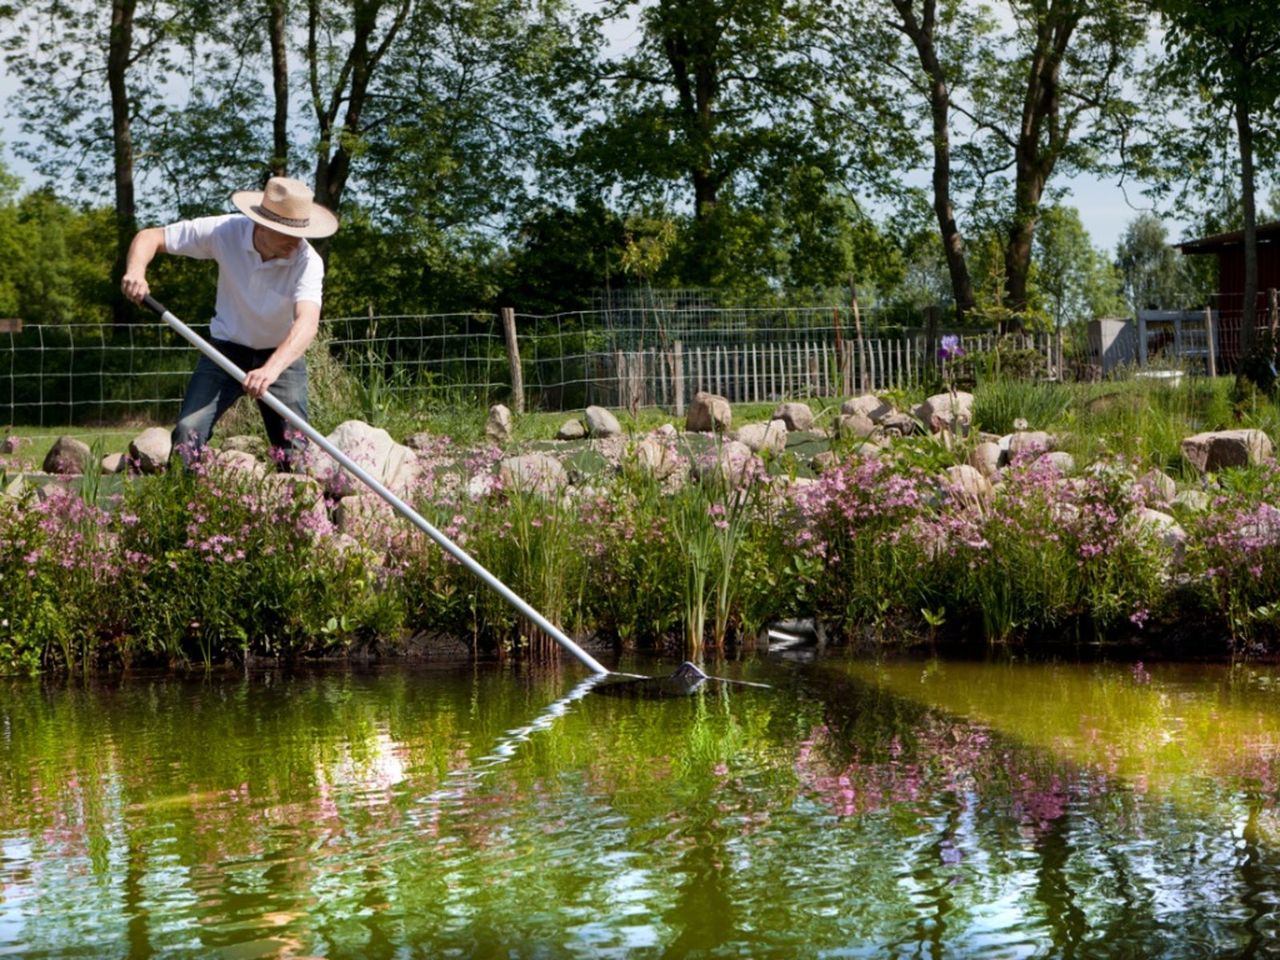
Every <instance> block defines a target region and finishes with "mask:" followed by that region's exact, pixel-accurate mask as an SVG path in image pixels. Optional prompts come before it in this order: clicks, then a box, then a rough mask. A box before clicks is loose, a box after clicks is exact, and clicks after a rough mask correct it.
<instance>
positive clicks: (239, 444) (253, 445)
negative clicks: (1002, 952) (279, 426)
mask: <svg viewBox="0 0 1280 960" xmlns="http://www.w3.org/2000/svg"><path fill="white" fill-rule="evenodd" d="M222 449H223V450H241V451H243V452H245V453H251V454H253V456H255V457H257V458H258V459H259V460H266V459H268V458H270V456H271V445H270V444H269V443H268V442H267V439H266V437H254V436H248V435H245V434H239V435H237V436H234V437H227V439H225V440H223V441H222Z"/></svg>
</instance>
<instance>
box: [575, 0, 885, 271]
mask: <svg viewBox="0 0 1280 960" xmlns="http://www.w3.org/2000/svg"><path fill="white" fill-rule="evenodd" d="M821 9H823V5H822V4H819V3H816V2H812V0H802V2H797V3H784V2H783V0H764V2H753V3H746V2H741V0H654V2H649V3H644V2H641V0H618V2H615V3H613V4H611V5H609V6H608V7H606V9H605V10H604V11H603V12H601V13H598V14H595V15H592V16H590V17H588V18H586V19H585V21H584V24H583V26H582V31H583V42H582V43H581V46H582V49H583V50H584V54H583V57H582V58H581V59H580V60H579V61H577V62H576V63H575V64H573V65H572V69H569V68H566V69H565V71H564V75H565V76H566V78H567V80H568V82H566V83H564V84H562V93H561V95H560V96H559V97H558V98H557V101H556V102H557V106H558V108H559V118H560V120H561V122H562V123H563V125H564V126H565V127H566V129H570V130H572V131H574V137H573V140H572V142H571V143H569V144H568V145H566V149H565V150H564V152H563V158H562V163H561V169H563V170H565V171H568V172H571V174H572V176H573V177H574V179H575V180H576V181H577V183H578V189H579V190H583V189H589V190H590V191H591V192H592V193H594V194H596V195H599V196H605V197H609V198H610V200H611V202H613V203H615V204H616V205H617V206H618V207H620V208H621V209H622V211H624V213H625V212H628V211H635V210H639V209H642V208H644V207H645V206H648V205H653V204H658V205H661V206H662V207H664V208H665V209H668V210H670V211H673V212H675V213H676V214H678V215H680V216H682V218H683V219H682V229H681V242H680V244H679V245H678V246H679V250H678V263H677V262H675V261H673V263H672V267H673V269H676V268H678V269H679V272H680V274H681V277H682V279H683V281H684V282H685V283H687V284H692V285H698V286H703V285H708V284H713V283H715V282H716V278H717V277H721V276H728V275H739V272H740V271H741V270H742V269H743V268H744V265H743V263H742V262H741V259H740V257H741V255H742V254H745V253H748V252H749V253H751V254H752V255H756V254H759V253H761V252H762V251H764V250H767V253H766V255H765V258H764V260H763V261H762V262H761V264H760V274H761V276H760V280H761V282H764V283H766V284H768V283H773V284H782V283H785V282H786V277H785V276H780V275H777V274H776V272H775V271H777V270H778V269H783V268H785V266H786V264H787V262H788V259H787V258H786V257H782V258H779V257H777V256H776V255H775V253H776V249H777V247H778V246H779V245H780V244H781V245H785V244H787V243H789V242H791V240H792V239H794V235H793V236H792V238H787V237H784V236H779V235H777V233H776V231H777V230H778V229H779V222H778V220H777V217H776V213H777V212H779V211H782V210H784V209H789V210H792V211H798V210H801V209H802V208H803V206H804V205H803V204H802V203H801V202H799V200H798V198H799V197H800V196H805V197H808V198H819V200H820V202H821V204H822V205H823V211H822V212H821V213H820V217H821V218H825V217H827V215H828V211H829V210H830V209H835V208H838V207H840V206H842V205H843V204H846V203H847V202H848V201H849V199H850V198H851V197H852V196H853V193H854V189H855V187H856V185H857V184H859V183H864V182H867V181H868V180H869V179H870V178H871V177H872V176H873V175H877V174H882V173H883V172H884V171H885V170H886V169H888V167H889V164H888V163H887V162H886V161H885V160H884V157H885V155H886V154H889V153H891V152H892V150H893V149H895V148H896V145H897V143H898V142H899V140H900V139H901V138H902V137H903V134H902V133H901V124H898V125H897V126H896V127H895V125H894V123H893V122H891V120H890V119H889V118H888V117H887V116H886V117H885V118H883V119H884V120H885V122H884V123H883V124H877V123H875V122H872V120H871V119H870V118H869V117H862V118H861V119H862V121H863V124H864V125H863V126H859V125H858V124H857V123H855V122H853V120H852V119H851V118H850V117H848V116H845V117H844V118H843V119H841V120H840V121H839V122H837V113H838V110H837V106H836V102H835V101H836V97H835V96H834V92H833V91H834V87H835V84H836V79H835V74H834V62H833V60H832V59H831V58H829V57H827V58H824V57H823V56H822V55H821V53H820V51H821V47H822V33H821V29H820V27H821V24H820V21H819V19H818V17H817V14H818V12H819V11H820V10H821ZM632 12H637V13H638V21H639V24H640V28H641V36H640V40H639V43H638V44H637V45H636V46H635V47H634V48H632V49H630V50H626V51H624V52H622V53H621V54H619V55H616V56H612V57H606V56H604V55H603V54H602V53H601V50H602V48H603V41H602V39H601V37H602V35H603V31H604V29H605V27H606V26H607V25H608V23H610V22H611V21H614V20H616V19H618V18H621V17H623V16H625V15H627V14H629V13H632ZM876 119H881V118H876ZM895 130H897V131H898V133H897V134H895ZM895 136H896V137H897V138H898V139H895ZM584 176H585V177H586V178H589V179H588V180H587V182H586V183H583V179H584ZM815 182H816V183H817V184H818V186H817V187H816V189H815ZM575 192H577V191H575ZM831 279H834V280H836V282H843V281H844V279H846V278H831Z"/></svg>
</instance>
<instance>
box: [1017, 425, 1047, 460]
mask: <svg viewBox="0 0 1280 960" xmlns="http://www.w3.org/2000/svg"><path fill="white" fill-rule="evenodd" d="M1006 449H1008V451H1009V456H1010V457H1011V458H1012V457H1016V456H1017V455H1018V454H1020V453H1023V454H1030V453H1045V452H1047V451H1049V450H1051V449H1053V438H1052V437H1050V436H1049V434H1047V433H1045V432H1044V431H1043V430H1019V431H1018V432H1017V433H1012V434H1010V435H1009V443H1008V446H1007V448H1006Z"/></svg>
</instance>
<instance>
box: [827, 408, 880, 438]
mask: <svg viewBox="0 0 1280 960" xmlns="http://www.w3.org/2000/svg"><path fill="white" fill-rule="evenodd" d="M875 432H876V424H875V421H873V420H872V419H871V418H870V417H868V416H865V415H863V414H861V413H842V414H840V419H839V420H837V421H836V433H837V434H838V435H839V436H841V437H854V438H862V437H869V436H871V435H872V434H873V433H875Z"/></svg>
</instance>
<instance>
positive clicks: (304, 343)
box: [244, 300, 320, 398]
mask: <svg viewBox="0 0 1280 960" xmlns="http://www.w3.org/2000/svg"><path fill="white" fill-rule="evenodd" d="M319 328H320V304H318V303H313V302H311V301H310V300H300V301H298V302H297V303H295V304H294V305H293V326H292V327H290V328H289V335H288V336H287V337H285V338H284V341H283V342H282V343H281V344H280V346H278V347H276V351H275V353H273V354H271V356H270V357H269V358H267V362H266V363H264V364H263V365H262V366H260V367H259V368H258V369H257V370H250V371H249V373H248V376H246V377H245V378H244V392H245V393H247V394H249V396H251V397H254V398H259V397H261V396H262V395H263V394H264V393H266V392H267V390H268V389H269V388H270V386H271V385H272V384H273V383H275V382H276V380H277V378H279V376H280V374H282V373H284V371H285V368H286V367H288V366H289V364H291V363H293V362H294V361H295V360H297V359H298V358H299V357H300V356H302V355H303V354H304V353H306V352H307V347H309V346H311V341H312V340H314V339H315V338H316V331H317V330H318V329H319Z"/></svg>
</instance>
